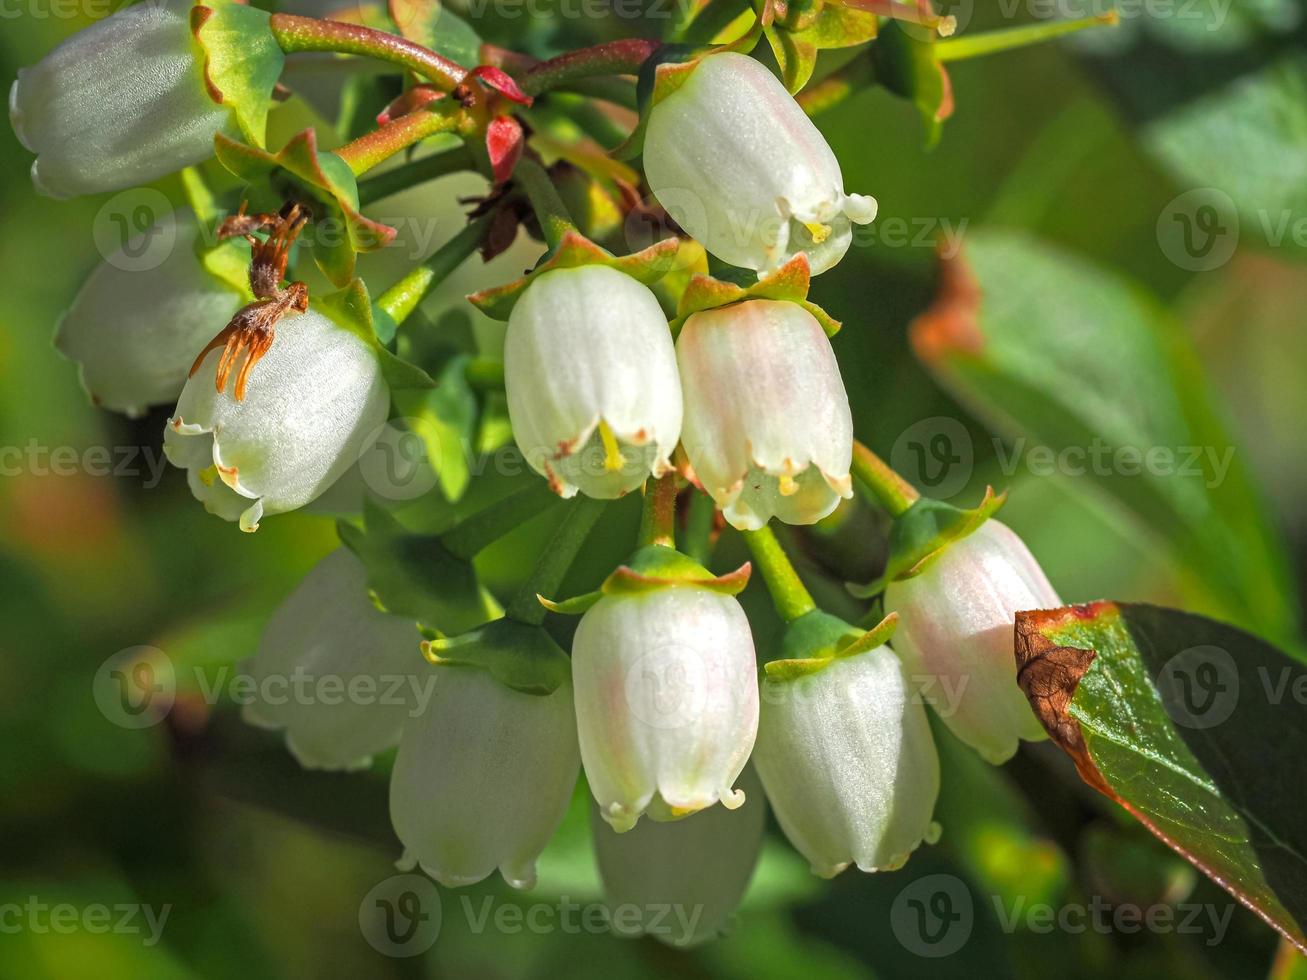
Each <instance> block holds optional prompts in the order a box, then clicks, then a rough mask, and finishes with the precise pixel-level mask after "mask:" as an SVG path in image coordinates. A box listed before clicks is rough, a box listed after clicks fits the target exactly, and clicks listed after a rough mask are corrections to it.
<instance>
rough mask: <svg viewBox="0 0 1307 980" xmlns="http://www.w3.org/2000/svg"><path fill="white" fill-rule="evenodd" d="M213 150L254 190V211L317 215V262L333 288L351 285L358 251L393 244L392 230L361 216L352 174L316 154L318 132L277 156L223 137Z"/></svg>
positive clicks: (314, 237)
mask: <svg viewBox="0 0 1307 980" xmlns="http://www.w3.org/2000/svg"><path fill="white" fill-rule="evenodd" d="M214 149H215V151H216V153H217V156H218V161H219V162H220V163H221V164H222V165H223V166H224V167H226V168H227V169H228V170H230V171H231V172H232V173H233V174H235V175H236V176H237V177H239V178H240V179H241V180H243V181H245V183H246V184H248V185H250V187H249V188H248V189H247V198H249V199H250V200H251V206H252V207H254V208H256V209H258V208H261V207H262V208H264V209H265V210H269V211H277V210H279V209H280V208H281V206H282V204H283V203H284V202H285V201H286V200H287V199H293V200H298V201H299V202H300V203H302V204H304V205H305V206H307V207H308V209H309V211H310V213H311V214H312V215H313V231H312V241H313V257H314V258H315V259H316V260H317V263H318V266H319V267H320V268H321V269H322V271H323V273H324V274H325V275H326V276H327V278H328V279H330V280H331V281H332V283H334V284H335V285H337V286H340V287H342V288H344V287H347V286H349V285H350V283H351V280H353V278H354V265H355V259H356V256H357V254H358V253H359V252H373V251H376V250H378V249H381V248H385V247H386V246H387V245H389V244H390V243H391V242H392V241H394V238H395V235H396V231H395V229H394V228H391V227H389V226H388V225H384V224H381V223H380V222H378V221H372V220H371V219H369V218H365V217H364V216H363V215H362V214H361V213H360V212H359V192H358V182H357V180H356V179H355V177H354V174H353V172H352V171H351V170H350V169H349V166H348V165H347V164H346V163H345V161H344V160H342V159H341V158H340V157H338V156H336V155H335V154H334V153H325V152H323V153H320V152H318V137H317V133H316V132H315V131H314V130H312V129H306V130H304V131H303V132H302V133H299V134H298V135H296V136H295V137H293V138H292V139H291V140H290V141H289V142H288V143H287V144H286V145H285V146H284V147H282V149H281V150H280V151H279V152H277V153H275V154H274V153H269V152H268V151H266V150H262V149H259V148H257V147H253V146H247V145H246V144H244V143H238V142H236V141H235V140H232V139H228V138H227V137H226V136H224V135H222V134H221V133H219V134H218V136H217V137H215V139H214Z"/></svg>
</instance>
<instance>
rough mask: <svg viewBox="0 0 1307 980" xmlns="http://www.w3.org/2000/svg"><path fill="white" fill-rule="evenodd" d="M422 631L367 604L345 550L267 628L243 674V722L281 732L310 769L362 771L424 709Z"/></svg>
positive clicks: (362, 576) (360, 571) (360, 575)
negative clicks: (249, 689)
mask: <svg viewBox="0 0 1307 980" xmlns="http://www.w3.org/2000/svg"><path fill="white" fill-rule="evenodd" d="M419 640H420V635H419V634H418V631H417V627H416V624H415V623H413V621H412V620H407V619H404V618H403V617H401V616H393V615H391V614H389V613H385V612H382V611H381V610H380V609H378V608H377V607H376V605H375V604H374V603H373V602H372V600H371V599H369V598H368V591H367V573H366V570H365V569H364V567H363V563H362V562H361V561H359V559H358V558H356V557H355V556H354V554H353V552H351V551H350V550H349V549H348V548H339V549H337V550H336V551H333V552H332V553H331V554H329V555H328V556H327V557H326V558H324V559H322V561H320V562H318V564H317V565H316V566H315V567H314V568H313V570H312V571H311V572H309V574H308V575H307V576H305V578H304V580H303V581H302V582H301V583H300V584H299V586H298V587H297V588H296V589H295V591H294V592H292V593H291V595H290V596H289V597H288V598H287V599H286V601H285V602H283V603H282V604H281V605H280V606H279V607H278V608H277V611H276V612H275V613H274V614H273V617H272V619H271V620H270V621H269V622H268V625H267V627H266V628H265V629H264V631H263V636H262V638H261V639H260V640H259V649H258V652H257V653H256V654H255V656H254V657H253V658H252V659H251V660H250V661H249V663H248V665H247V668H248V670H249V674H250V677H251V678H252V679H253V682H254V694H253V699H252V700H251V701H249V702H248V703H247V704H246V705H245V706H244V708H243V710H242V716H243V717H244V719H245V720H246V721H247V722H249V723H250V724H253V725H258V726H260V727H263V728H274V729H284V730H285V732H286V745H287V747H288V748H289V749H290V751H291V753H292V754H293V755H294V756H295V758H297V759H298V760H299V761H300V764H301V765H303V766H305V767H307V768H312V769H357V768H360V767H362V766H366V765H367V764H368V763H369V762H370V761H371V757H372V756H373V755H375V754H376V753H378V752H383V751H385V750H386V749H389V748H391V747H393V746H394V745H396V744H398V742H399V736H400V732H401V731H402V730H403V728H404V721H405V719H406V718H407V717H408V716H409V715H410V714H412V713H417V712H420V711H421V710H422V709H424V708H425V707H426V703H425V700H424V699H425V698H426V697H428V696H429V695H430V692H431V688H430V685H429V684H428V685H426V686H425V687H424V686H423V685H422V683H421V680H422V679H423V677H424V676H425V678H426V680H428V681H430V680H432V678H430V676H429V675H430V670H429V669H428V667H427V664H426V663H425V662H424V661H423V660H422V655H421V653H419Z"/></svg>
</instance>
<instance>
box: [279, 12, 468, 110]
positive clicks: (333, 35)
mask: <svg viewBox="0 0 1307 980" xmlns="http://www.w3.org/2000/svg"><path fill="white" fill-rule="evenodd" d="M270 26H271V28H272V33H273V35H274V36H275V37H276V38H277V43H278V44H280V45H281V48H282V50H283V51H285V52H287V53H288V54H291V53H296V52H300V51H333V52H337V53H340V54H354V55H363V56H365V57H371V58H378V59H380V60H382V61H388V62H391V63H393V64H397V65H401V66H402V67H404V68H408V69H411V70H412V71H415V72H417V73H418V74H419V75H421V76H423V77H424V78H427V79H429V80H430V81H432V82H433V83H435V84H436V85H437V86H439V87H440V88H441V89H443V90H444V91H446V92H452V91H453V90H454V88H455V86H457V85H458V84H459V83H460V82H462V81H463V79H464V78H466V77H467V74H468V72H467V69H466V68H464V67H463V66H462V65H460V64H457V63H456V62H453V61H450V60H449V59H448V58H443V57H441V56H440V55H438V54H436V53H435V52H434V51H431V50H429V49H427V48H424V47H423V46H422V45H420V44H416V43H414V42H413V41H409V40H407V39H405V38H402V37H399V36H398V35H395V34H387V33H386V32H385V31H375V30H373V29H372V28H370V27H362V26H359V25H357V24H342V23H339V22H337V21H331V20H317V19H316V18H313V17H298V16H296V15H294V14H273V15H272V19H271V21H270Z"/></svg>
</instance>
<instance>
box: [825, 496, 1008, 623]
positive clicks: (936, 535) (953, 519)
mask: <svg viewBox="0 0 1307 980" xmlns="http://www.w3.org/2000/svg"><path fill="white" fill-rule="evenodd" d="M1006 501H1007V493H1000V494H995V493H994V488H993V487H986V488H985V497H984V499H983V500H981V502H980V504H979V505H978V506H976V507H974V508H973V509H971V510H963V509H962V508H959V507H954V506H953V505H952V504H946V503H944V502H943V501H942V500H932V499H931V498H929V497H922V498H920V499H919V500H918V501H917V502H916V503H914V504H913V505H912V506H911V507H909V508H908V509H907V510H906V511H905V512H904V513H903V515H902V516H900V517H898V518H895V521H894V526H893V527H892V528H891V529H890V535H889V560H888V562H886V565H885V573H884V574H883V575H881V576H880V577H879V578H877V579H875V580H873V581H871V582H869V583H867V584H866V585H856V584H854V583H852V582H850V583H849V584H848V590H849V591H850V592H852V593H853V594H854V595H855V596H857V597H858V598H860V599H869V598H871V597H872V596H877V595H880V593H882V592H884V591H885V587H886V586H887V585H888V584H889V583H890V582H899V581H902V580H903V579H908V578H913V577H914V576H917V575H920V574H921V573H922V572H924V571H925V570H926V569H927V568H929V567H930V565H931V564H932V563H933V562H934V561H935V560H936V559H938V558H939V556H940V555H942V554H943V553H944V550H945V549H946V548H947V547H948V546H949V545H951V544H953V543H954V542H956V541H960V540H961V539H962V538H965V537H966V536H967V535H968V534H971V533H972V532H973V531H975V530H976V529H977V528H979V527H980V525H982V524H984V523H985V521H987V520H989V519H990V518H991V517H993V516H994V515H995V514H996V513H997V512H998V509H999V508H1000V507H1002V506H1003V504H1004V503H1005V502H1006Z"/></svg>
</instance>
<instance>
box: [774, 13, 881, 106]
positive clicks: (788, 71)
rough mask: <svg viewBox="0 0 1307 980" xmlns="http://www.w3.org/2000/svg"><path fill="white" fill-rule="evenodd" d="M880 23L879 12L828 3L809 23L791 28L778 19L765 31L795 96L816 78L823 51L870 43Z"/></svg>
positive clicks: (783, 79)
mask: <svg viewBox="0 0 1307 980" xmlns="http://www.w3.org/2000/svg"><path fill="white" fill-rule="evenodd" d="M791 6H793V5H791ZM879 25H880V19H879V18H878V17H877V16H876V15H875V14H871V13H867V12H865V11H862V10H855V9H853V8H852V7H845V6H836V5H826V6H824V7H822V8H821V10H820V11H819V12H818V13H817V15H816V16H815V17H814V18H812V19H811V21H810V22H809V23H807V24H806V26H803V27H801V28H798V29H791V28H789V27H787V26H786V25H785V24H782V23H780V22H777V23H774V24H771V25H769V26H767V27H766V28H764V29H763V33H764V34H765V35H766V37H767V43H768V44H770V45H771V49H772V54H773V55H774V56H775V58H776V64H777V66H778V67H779V68H780V70H781V80H782V81H783V82H784V83H785V88H786V89H787V90H788V91H789V92H790V94H791V95H793V94H794V93H795V92H798V91H799V90H800V89H801V88H803V86H805V85H807V84H808V81H809V79H811V78H812V72H813V68H815V67H816V64H817V53H818V52H819V51H822V50H825V49H828V48H849V47H854V46H856V45H859V44H866V43H867V42H868V41H870V40H872V39H873V38H874V37H876V34H877V32H878V30H879Z"/></svg>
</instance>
